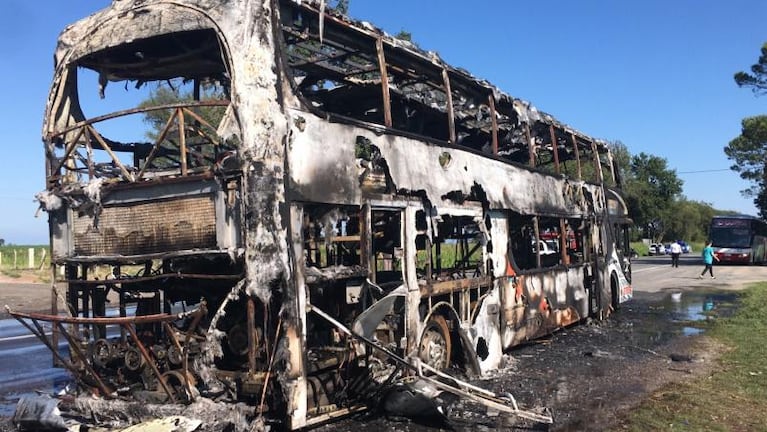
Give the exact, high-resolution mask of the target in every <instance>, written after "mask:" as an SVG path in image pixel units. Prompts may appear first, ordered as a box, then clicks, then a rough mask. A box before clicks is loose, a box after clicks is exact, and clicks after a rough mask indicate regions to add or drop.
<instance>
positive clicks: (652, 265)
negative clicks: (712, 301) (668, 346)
mask: <svg viewBox="0 0 767 432" xmlns="http://www.w3.org/2000/svg"><path fill="white" fill-rule="evenodd" d="M631 267H632V286H633V287H634V291H635V293H636V295H638V296H659V295H661V294H662V295H665V294H668V293H669V292H678V291H681V292H686V291H694V290H696V289H699V288H715V289H721V290H739V289H743V288H744V287H745V286H746V285H748V284H750V283H753V282H761V281H767V266H757V265H754V266H743V265H737V266H736V265H719V264H714V276H716V279H713V280H712V279H711V278H710V277H709V276H708V274H706V275H705V276H704V277H703V278H699V275H700V273H701V272H702V271H703V268H704V265H703V261H702V259H701V257H700V255H699V254H697V253H694V254H689V255H686V254H683V255H682V256H681V257H680V260H679V267H677V268H674V267H671V257H670V256H668V255H667V256H654V257H640V258H637V259H634V260H632V264H631Z"/></svg>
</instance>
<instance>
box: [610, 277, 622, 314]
mask: <svg viewBox="0 0 767 432" xmlns="http://www.w3.org/2000/svg"><path fill="white" fill-rule="evenodd" d="M610 305H611V306H612V308H613V310H618V309H620V307H621V298H620V293H619V292H618V276H617V275H616V274H615V273H613V274H611V275H610Z"/></svg>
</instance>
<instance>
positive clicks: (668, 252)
mask: <svg viewBox="0 0 767 432" xmlns="http://www.w3.org/2000/svg"><path fill="white" fill-rule="evenodd" d="M663 253H664V254H666V255H671V243H666V244H664V245H663Z"/></svg>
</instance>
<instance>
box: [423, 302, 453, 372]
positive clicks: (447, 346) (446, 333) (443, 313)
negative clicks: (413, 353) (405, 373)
mask: <svg viewBox="0 0 767 432" xmlns="http://www.w3.org/2000/svg"><path fill="white" fill-rule="evenodd" d="M457 319H458V314H457V313H456V312H455V309H453V307H452V306H451V305H450V304H449V303H446V302H440V303H437V304H435V305H434V306H433V307H432V308H431V310H430V311H429V313H428V314H426V316H425V317H424V319H423V328H422V329H421V332H420V335H419V337H418V357H419V358H420V359H421V361H423V362H424V363H426V364H428V365H429V366H431V367H433V368H435V369H437V370H442V369H447V368H449V367H450V366H451V363H452V358H453V335H452V332H451V331H450V326H449V325H448V320H450V321H455V320H457Z"/></svg>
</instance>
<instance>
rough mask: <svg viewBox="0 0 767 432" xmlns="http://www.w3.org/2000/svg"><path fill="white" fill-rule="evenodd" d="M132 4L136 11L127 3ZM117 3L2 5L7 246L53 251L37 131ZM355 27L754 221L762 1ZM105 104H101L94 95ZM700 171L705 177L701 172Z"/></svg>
mask: <svg viewBox="0 0 767 432" xmlns="http://www.w3.org/2000/svg"><path fill="white" fill-rule="evenodd" d="M123 1H128V0H123ZM108 3H109V2H108V1H107V0H89V1H88V0H80V1H60V0H59V1H54V0H38V1H35V2H32V1H28V0H10V1H8V0H6V1H5V2H3V6H4V14H3V15H4V17H5V18H6V19H5V20H3V21H4V24H3V26H0V44H2V45H1V46H2V49H1V50H0V53H2V56H1V57H0V65H1V66H2V77H3V79H2V90H3V91H2V95H3V103H2V104H0V125H2V131H3V137H4V140H3V145H2V148H3V157H2V158H0V200H2V201H0V202H2V203H3V204H4V205H3V207H4V211H3V214H2V217H0V238H4V239H5V240H6V242H10V243H16V244H29V243H34V244H42V243H47V241H48V228H47V216H46V214H45V213H42V214H41V215H40V217H39V218H35V217H34V214H35V210H36V208H37V205H36V203H34V202H33V198H34V194H35V193H36V192H38V191H40V190H42V189H43V188H44V186H45V184H44V173H45V168H44V163H43V147H42V144H41V139H40V135H41V132H40V131H41V125H42V117H43V110H44V107H45V100H46V97H47V92H48V86H49V85H50V82H51V75H52V68H53V51H54V48H55V46H56V37H57V35H58V33H59V32H60V31H61V29H63V28H64V27H65V26H66V25H67V24H69V23H71V22H73V21H75V20H76V19H78V18H80V17H83V16H85V15H87V14H89V13H91V12H94V11H96V10H98V9H100V8H101V7H104V6H106V5H107V4H108ZM350 3H351V15H352V16H354V17H355V18H358V19H362V20H365V21H369V22H371V23H374V24H375V25H377V26H378V27H381V28H383V29H384V30H386V31H387V32H389V33H396V32H398V31H400V30H402V29H404V30H407V31H409V32H411V33H412V34H413V38H414V40H415V41H416V42H417V43H418V44H419V45H420V46H421V47H422V48H424V49H427V50H431V51H437V52H438V53H439V54H440V55H441V56H442V58H443V59H445V60H446V61H447V62H449V63H451V64H452V65H454V66H459V67H462V68H465V69H467V70H468V71H470V72H471V73H472V74H474V75H475V76H477V77H479V78H484V79H487V80H488V81H490V82H492V83H493V84H495V85H496V86H498V87H500V88H501V89H503V90H504V91H506V92H507V93H509V94H511V95H513V96H515V97H519V98H522V99H526V100H529V101H530V102H532V103H533V104H534V105H536V106H537V107H538V108H539V109H541V110H543V111H546V112H548V113H550V114H553V115H554V116H555V117H557V118H558V119H559V120H561V121H563V122H565V123H567V124H569V125H571V126H572V127H574V128H576V129H578V130H580V131H582V132H584V133H586V134H589V135H592V136H595V137H599V138H603V139H606V140H620V141H622V142H623V143H624V144H625V145H626V146H627V147H628V149H629V151H630V152H631V153H632V154H638V153H640V152H645V153H649V154H653V155H657V156H661V157H663V158H666V159H667V160H668V163H669V167H671V168H672V169H675V170H676V171H677V173H678V174H679V177H680V178H681V179H682V180H684V194H685V195H686V196H687V198H689V199H694V200H699V201H705V202H709V203H711V204H712V205H713V206H714V207H716V208H718V209H728V210H736V211H740V212H744V213H749V214H755V213H756V210H755V209H754V206H753V204H752V202H751V199H750V198H743V197H741V195H740V193H739V191H740V190H741V189H744V188H746V187H747V186H748V184H747V183H746V182H744V181H742V180H740V179H739V177H738V175H737V174H736V173H734V172H732V171H729V170H727V171H716V170H723V169H727V168H728V167H729V166H730V162H729V161H728V160H727V158H726V157H725V155H724V153H723V151H722V149H723V147H724V146H725V145H727V143H728V142H729V141H730V140H731V139H732V138H734V137H736V136H738V135H739V133H740V121H741V120H742V119H743V118H744V117H747V116H753V115H759V114H764V113H765V112H767V96H766V97H762V98H756V97H755V96H754V95H753V94H752V93H751V92H750V91H749V90H747V89H739V88H738V87H737V86H736V85H735V84H734V82H733V80H732V75H733V74H734V73H735V72H736V71H739V70H745V69H747V68H748V67H749V66H750V65H751V64H753V63H754V62H755V61H756V60H757V58H758V55H759V48H760V47H761V45H762V44H763V43H764V42H765V41H767V27H766V26H765V25H764V23H765V22H767V2H765V1H762V0H731V1H728V2H724V1H714V0H676V1H661V0H641V1H640V0H625V1H607V0H603V1H597V0H581V1H572V0H571V1H565V0H560V1H554V0H537V1H525V2H522V1H508V0H503V1H502V0H494V1H490V0H484V1H483V0H476V1H474V2H464V1H461V2H459V1H452V0H419V1H413V0H407V1H406V0H388V1H372V0H351V1H350ZM94 91H95V90H94ZM693 171H708V172H703V173H701V172H696V173H690V172H693Z"/></svg>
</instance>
